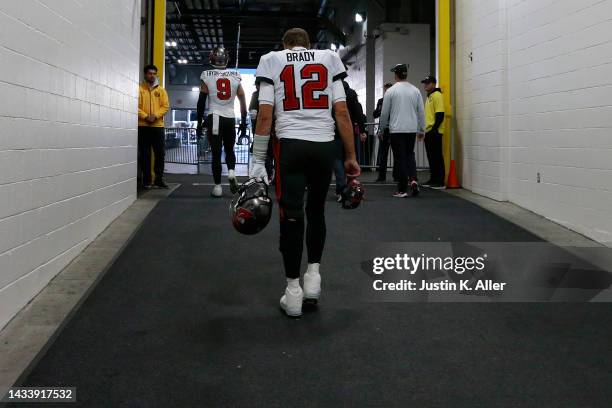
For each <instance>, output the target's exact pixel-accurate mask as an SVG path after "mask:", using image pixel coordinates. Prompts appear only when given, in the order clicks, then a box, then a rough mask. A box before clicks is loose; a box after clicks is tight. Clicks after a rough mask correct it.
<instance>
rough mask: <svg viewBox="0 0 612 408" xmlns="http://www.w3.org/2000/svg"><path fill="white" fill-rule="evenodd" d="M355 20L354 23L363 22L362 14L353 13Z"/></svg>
mask: <svg viewBox="0 0 612 408" xmlns="http://www.w3.org/2000/svg"><path fill="white" fill-rule="evenodd" d="M355 22H356V23H363V16H362V15H361V14H359V13H355Z"/></svg>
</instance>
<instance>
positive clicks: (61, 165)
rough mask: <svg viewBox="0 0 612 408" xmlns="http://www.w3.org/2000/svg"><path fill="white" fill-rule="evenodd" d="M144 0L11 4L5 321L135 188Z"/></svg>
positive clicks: (3, 84)
mask: <svg viewBox="0 0 612 408" xmlns="http://www.w3.org/2000/svg"><path fill="white" fill-rule="evenodd" d="M139 3H140V2H139V1H135V2H131V1H130V2H127V3H125V4H124V5H123V6H119V3H117V2H116V1H114V0H96V1H94V0H85V1H79V2H76V1H72V0H66V1H50V0H23V1H6V2H0V60H1V61H2V63H0V78H1V81H0V93H1V94H2V95H3V96H2V98H0V129H2V130H1V132H2V134H1V135H0V306H1V307H0V310H1V312H0V327H2V326H4V324H5V323H6V322H7V321H8V320H9V319H10V318H11V317H12V316H13V314H14V313H16V312H17V311H18V310H19V309H20V308H21V307H22V306H23V305H25V304H26V303H27V302H28V301H29V300H30V299H31V298H32V296H34V295H35V294H36V293H37V292H38V291H39V290H40V289H42V287H44V285H45V284H46V283H47V282H48V281H49V280H50V279H51V278H52V277H53V276H54V275H55V274H57V273H58V272H59V271H60V270H61V268H62V267H63V266H65V265H66V264H67V263H68V262H69V261H70V260H71V259H72V258H73V257H74V256H75V255H76V254H78V252H79V251H80V250H82V249H83V248H84V246H85V245H86V244H87V243H88V242H90V241H91V240H92V239H93V238H95V236H96V235H97V234H98V233H100V232H101V230H102V229H103V228H105V227H106V225H108V223H109V222H111V221H112V219H113V218H114V217H116V216H117V215H119V214H120V213H121V212H122V211H123V210H124V209H125V208H126V207H127V206H128V205H129V204H130V203H131V202H132V201H133V200H134V198H135V188H136V185H135V175H136V172H135V162H136V110H135V109H134V106H135V102H134V95H136V93H135V90H136V89H137V83H136V81H137V79H138V60H139V27H138V25H136V28H135V29H133V28H132V27H131V23H132V22H133V21H139V18H140V16H139V13H140V5H139ZM121 4H123V3H121ZM134 13H136V14H134ZM124 22H128V23H127V24H126V23H124ZM94 50H95V51H94ZM124 101H129V102H128V103H125V102H124ZM121 118H123V121H122V120H121Z"/></svg>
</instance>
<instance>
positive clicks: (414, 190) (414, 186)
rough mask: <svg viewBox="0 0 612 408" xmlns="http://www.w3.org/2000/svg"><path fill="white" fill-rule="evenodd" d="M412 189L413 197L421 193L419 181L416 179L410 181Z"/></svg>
mask: <svg viewBox="0 0 612 408" xmlns="http://www.w3.org/2000/svg"><path fill="white" fill-rule="evenodd" d="M410 191H411V192H412V196H413V197H416V196H418V195H419V193H420V190H419V183H417V182H416V180H412V182H411V183H410Z"/></svg>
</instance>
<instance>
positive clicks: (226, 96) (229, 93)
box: [200, 69, 242, 118]
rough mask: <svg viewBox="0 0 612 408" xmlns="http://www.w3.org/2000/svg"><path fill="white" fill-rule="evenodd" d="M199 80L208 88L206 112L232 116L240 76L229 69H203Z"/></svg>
mask: <svg viewBox="0 0 612 408" xmlns="http://www.w3.org/2000/svg"><path fill="white" fill-rule="evenodd" d="M200 80H201V81H202V83H203V84H204V85H206V87H207V88H208V113H209V114H213V113H214V114H217V115H218V116H223V117H225V118H234V117H235V114H234V101H235V100H236V94H237V93H238V87H239V86H240V81H241V80H242V77H241V76H240V72H238V71H235V70H231V69H209V70H207V71H203V72H202V75H200Z"/></svg>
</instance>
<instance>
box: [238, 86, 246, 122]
mask: <svg viewBox="0 0 612 408" xmlns="http://www.w3.org/2000/svg"><path fill="white" fill-rule="evenodd" d="M236 96H238V102H240V131H244V130H246V124H247V123H246V122H247V119H246V115H247V104H246V96H245V95H244V89H243V88H242V84H240V85H238V91H237V92H236Z"/></svg>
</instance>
